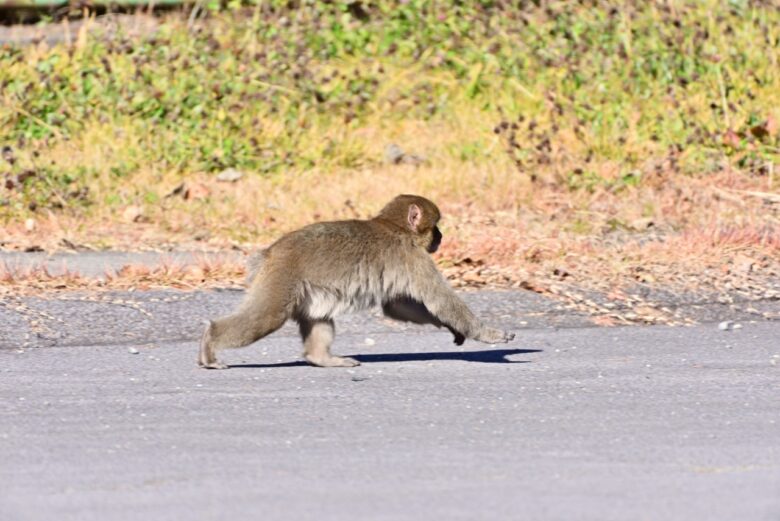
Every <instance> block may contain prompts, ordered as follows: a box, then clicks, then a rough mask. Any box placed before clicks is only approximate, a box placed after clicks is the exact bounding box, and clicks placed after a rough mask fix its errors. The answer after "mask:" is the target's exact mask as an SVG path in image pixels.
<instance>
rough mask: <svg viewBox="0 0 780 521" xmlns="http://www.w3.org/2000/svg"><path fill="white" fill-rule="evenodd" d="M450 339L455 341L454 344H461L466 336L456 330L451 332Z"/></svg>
mask: <svg viewBox="0 0 780 521" xmlns="http://www.w3.org/2000/svg"><path fill="white" fill-rule="evenodd" d="M452 337H453V338H452V341H453V342H454V343H455V345H456V346H462V345H463V342H465V341H466V337H465V336H463V335H461V334H460V333H458V332H457V331H453V332H452Z"/></svg>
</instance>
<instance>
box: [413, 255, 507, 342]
mask: <svg viewBox="0 0 780 521" xmlns="http://www.w3.org/2000/svg"><path fill="white" fill-rule="evenodd" d="M429 266H430V271H429V272H428V276H426V277H424V279H423V280H424V282H423V284H422V285H421V286H420V287H418V288H416V289H417V291H418V292H419V297H420V300H421V301H422V303H423V305H425V307H426V308H427V309H428V310H429V311H430V313H431V314H432V315H433V316H434V317H436V319H437V320H439V321H440V322H441V323H442V324H446V325H447V328H448V329H450V331H453V334H454V332H457V333H460V334H461V335H463V336H465V337H466V338H473V339H474V340H478V341H479V342H485V343H487V344H499V343H506V342H509V341H510V340H512V339H514V338H515V334H514V333H510V332H509V331H503V330H501V329H496V328H493V327H489V326H486V325H485V324H483V323H482V321H481V320H479V319H478V318H477V317H476V315H474V313H472V311H471V310H470V309H469V308H468V306H467V305H466V303H465V302H463V301H462V300H461V299H460V297H458V295H457V294H456V293H455V291H454V290H453V289H452V288H451V287H450V285H449V284H448V283H447V281H446V280H445V279H444V277H443V276H442V275H441V273H439V271H438V270H436V267H435V265H434V264H433V262H432V261H431V263H430V265H429Z"/></svg>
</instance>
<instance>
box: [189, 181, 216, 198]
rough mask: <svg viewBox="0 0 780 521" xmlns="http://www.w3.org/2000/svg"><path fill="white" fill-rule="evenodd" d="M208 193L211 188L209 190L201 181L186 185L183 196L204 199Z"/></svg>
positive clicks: (209, 193)
mask: <svg viewBox="0 0 780 521" xmlns="http://www.w3.org/2000/svg"><path fill="white" fill-rule="evenodd" d="M209 195H211V190H209V187H208V186H206V185H204V184H202V183H193V184H191V185H190V186H188V187H187V189H186V191H185V192H184V198H185V199H187V200H190V199H194V200H198V199H205V198H206V197H208V196H209Z"/></svg>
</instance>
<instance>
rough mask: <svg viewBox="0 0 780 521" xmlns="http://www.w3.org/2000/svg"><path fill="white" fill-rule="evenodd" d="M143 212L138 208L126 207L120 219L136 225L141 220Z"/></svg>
mask: <svg viewBox="0 0 780 521" xmlns="http://www.w3.org/2000/svg"><path fill="white" fill-rule="evenodd" d="M143 216H144V210H143V208H141V207H140V206H128V207H127V208H125V211H124V212H122V219H124V220H125V221H126V222H129V223H137V222H139V221H140V220H141V219H143Z"/></svg>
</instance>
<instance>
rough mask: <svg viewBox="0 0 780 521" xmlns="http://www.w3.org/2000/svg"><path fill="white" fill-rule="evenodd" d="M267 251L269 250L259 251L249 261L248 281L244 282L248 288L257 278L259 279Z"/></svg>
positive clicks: (247, 263) (247, 268) (247, 262)
mask: <svg viewBox="0 0 780 521" xmlns="http://www.w3.org/2000/svg"><path fill="white" fill-rule="evenodd" d="M266 251H267V250H264V249H263V250H257V251H256V252H254V253H253V254H252V255H250V256H249V258H248V259H247V261H246V280H245V281H244V283H245V284H246V285H247V286H251V285H252V281H254V280H255V277H257V274H258V273H260V270H261V269H262V268H263V264H265V257H266Z"/></svg>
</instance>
